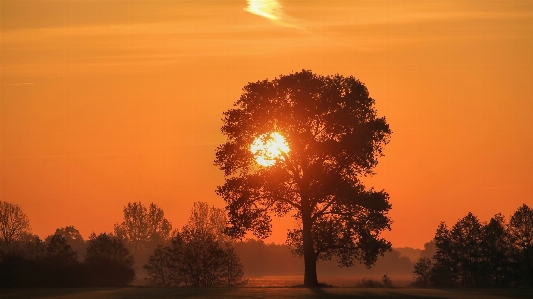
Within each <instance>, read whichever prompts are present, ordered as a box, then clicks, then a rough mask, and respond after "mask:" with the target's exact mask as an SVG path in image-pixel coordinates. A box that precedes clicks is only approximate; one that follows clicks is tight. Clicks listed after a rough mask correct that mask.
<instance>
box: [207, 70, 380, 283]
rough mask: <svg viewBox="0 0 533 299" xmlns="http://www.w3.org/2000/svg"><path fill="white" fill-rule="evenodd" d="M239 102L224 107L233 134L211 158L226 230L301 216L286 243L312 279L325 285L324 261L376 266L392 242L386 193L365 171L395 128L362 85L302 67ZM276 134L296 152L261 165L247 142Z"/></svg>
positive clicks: (265, 228)
mask: <svg viewBox="0 0 533 299" xmlns="http://www.w3.org/2000/svg"><path fill="white" fill-rule="evenodd" d="M235 106H236V108H234V109H231V110H228V111H226V112H225V113H224V119H223V122H224V124H223V126H222V129H221V130H222V133H223V134H224V135H225V136H226V137H227V141H226V142H225V143H223V144H222V145H220V146H219V147H218V148H217V150H216V160H215V165H217V166H219V168H220V169H221V170H223V171H224V175H225V179H226V180H225V184H224V185H222V186H219V187H218V188H217V194H218V195H220V196H221V197H222V198H223V199H224V200H225V201H226V203H227V207H226V209H227V210H228V213H229V222H230V225H231V226H230V227H229V228H228V229H227V232H228V234H230V235H231V236H233V237H238V238H242V237H243V236H244V235H245V233H246V231H252V232H253V233H254V234H255V235H256V236H257V237H260V238H265V237H267V236H268V235H269V234H270V232H271V223H270V222H271V215H275V216H279V217H281V216H285V215H287V214H290V215H292V216H293V217H296V218H297V219H299V220H300V221H301V228H299V229H296V230H294V231H292V232H291V233H290V234H289V236H288V242H289V244H291V245H292V246H293V247H294V249H295V252H296V253H298V254H300V255H302V256H303V258H304V265H305V273H304V285H306V286H308V287H316V286H318V285H319V284H318V280H317V275H316V262H317V260H319V259H325V260H329V259H331V258H332V257H337V258H338V260H339V262H340V264H341V265H343V266H350V265H352V264H353V263H354V262H356V261H359V262H363V263H365V264H366V265H367V266H370V265H372V264H373V263H374V262H375V261H376V259H377V256H378V255H379V254H383V253H384V252H385V251H387V250H390V247H391V244H390V242H388V241H386V240H384V239H383V238H380V232H381V231H383V230H385V229H390V223H391V220H390V219H389V218H388V217H387V212H388V211H389V210H390V208H391V205H390V203H389V201H388V200H389V196H388V194H387V193H386V192H384V191H375V190H373V189H370V190H367V189H365V187H364V185H363V184H362V182H361V181H360V179H359V178H360V177H361V176H364V175H372V174H373V171H372V170H373V168H374V167H375V166H376V165H377V163H378V160H377V159H378V157H380V156H382V149H383V147H384V145H385V144H387V143H388V141H389V137H390V134H391V131H390V129H389V126H388V124H387V122H386V120H385V118H384V117H377V114H376V110H375V108H374V100H373V99H372V98H370V97H369V93H368V90H367V88H366V87H365V85H364V84H363V83H361V82H360V81H358V80H356V79H355V78H353V77H351V76H350V77H343V76H340V75H335V76H327V77H324V76H319V75H316V74H313V73H312V72H311V71H306V70H303V71H301V72H297V73H293V74H290V75H286V76H283V75H282V76H280V77H279V78H276V79H274V80H272V81H268V80H264V81H258V82H256V83H249V84H248V85H246V86H245V87H244V88H243V94H242V95H241V97H240V99H239V100H238V101H237V102H236V103H235ZM273 132H275V133H277V134H280V135H281V136H283V137H284V138H285V140H286V141H287V142H288V145H289V148H290V151H289V152H283V151H282V152H281V155H280V156H279V157H274V158H272V159H271V160H272V161H273V162H274V163H271V166H268V167H261V166H260V165H258V164H257V163H256V162H255V159H254V158H255V157H254V154H252V152H251V151H250V146H251V145H252V143H253V142H254V140H255V139H256V138H258V137H259V138H263V139H264V138H265V137H264V136H268V134H270V136H272V134H273ZM261 136H263V137H261ZM263 141H264V140H263Z"/></svg>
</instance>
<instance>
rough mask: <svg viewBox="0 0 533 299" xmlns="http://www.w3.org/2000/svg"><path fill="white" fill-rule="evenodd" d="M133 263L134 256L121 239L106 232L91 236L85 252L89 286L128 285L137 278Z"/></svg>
mask: <svg viewBox="0 0 533 299" xmlns="http://www.w3.org/2000/svg"><path fill="white" fill-rule="evenodd" d="M133 264H134V259H133V256H131V255H130V254H129V251H128V249H127V248H126V247H125V246H124V244H123V243H122V241H120V239H118V238H116V237H114V236H112V235H108V234H106V233H102V234H100V235H98V236H96V235H95V234H94V233H93V234H92V235H91V236H90V238H89V241H88V243H87V253H86V254H85V266H86V271H87V285H88V286H92V287H120V286H126V285H128V284H130V283H131V282H132V281H133V280H134V279H135V269H134V268H133Z"/></svg>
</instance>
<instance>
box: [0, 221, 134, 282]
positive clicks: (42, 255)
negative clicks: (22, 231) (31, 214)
mask: <svg viewBox="0 0 533 299" xmlns="http://www.w3.org/2000/svg"><path fill="white" fill-rule="evenodd" d="M69 229H70V230H71V231H73V230H75V229H74V228H73V227H70V228H69ZM75 231H76V232H77V230H75ZM77 233H78V234H79V232H77ZM47 239H48V241H47V242H43V241H41V240H40V239H39V238H38V237H36V236H33V235H26V236H25V239H21V240H16V241H14V242H10V243H9V244H2V252H1V256H0V287H96V286H98V287H107V286H124V285H127V284H128V283H130V282H131V281H132V280H133V279H134V278H135V270H134V269H133V264H134V260H133V256H131V255H130V254H129V251H128V250H127V249H126V247H124V244H123V243H122V242H121V241H120V240H119V239H118V238H116V237H113V236H111V235H108V234H105V233H102V234H100V235H98V236H97V235H95V234H92V235H91V237H90V238H89V240H88V242H87V246H86V252H85V255H84V259H83V261H80V260H79V259H78V256H77V252H75V251H73V250H72V247H71V246H70V245H69V244H68V243H67V240H66V239H65V237H64V236H62V235H61V234H54V235H53V236H50V238H47Z"/></svg>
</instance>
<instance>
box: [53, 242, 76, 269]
mask: <svg viewBox="0 0 533 299" xmlns="http://www.w3.org/2000/svg"><path fill="white" fill-rule="evenodd" d="M47 243H48V245H47V246H46V259H47V260H48V261H49V262H50V263H52V264H54V265H71V264H74V263H75V262H76V261H77V259H78V257H77V255H76V252H75V251H73V250H72V247H71V246H70V245H69V244H68V243H67V240H66V239H65V237H63V236H62V235H53V236H51V237H50V238H49V239H48V240H47Z"/></svg>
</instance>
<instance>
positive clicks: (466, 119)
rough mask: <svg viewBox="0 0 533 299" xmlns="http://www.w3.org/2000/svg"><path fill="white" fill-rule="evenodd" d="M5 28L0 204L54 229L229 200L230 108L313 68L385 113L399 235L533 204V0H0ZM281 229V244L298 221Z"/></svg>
mask: <svg viewBox="0 0 533 299" xmlns="http://www.w3.org/2000/svg"><path fill="white" fill-rule="evenodd" d="M253 5H255V6H253ZM261 5H263V6H262V7H263V8H260V9H259V11H258V10H257V8H254V7H258V6H261ZM252 6H253V7H252ZM0 30H1V35H0V71H1V73H0V84H1V85H0V200H1V201H7V202H11V203H15V204H19V205H20V206H21V207H22V209H23V210H24V211H25V212H26V214H27V215H28V216H29V218H30V225H31V227H32V229H33V232H34V233H36V234H38V235H40V236H41V237H43V238H44V237H45V236H46V235H49V234H52V233H53V232H54V231H55V229H56V228H58V227H63V226H67V225H74V226H75V227H76V228H78V229H79V230H80V231H81V233H82V234H83V235H84V236H85V237H86V236H88V235H89V234H90V233H91V232H93V231H94V232H103V231H108V232H109V231H112V229H113V224H114V223H116V222H119V221H120V220H121V218H122V208H123V206H124V205H126V204H127V203H128V202H133V201H141V202H143V203H145V204H149V203H150V202H155V203H156V204H158V205H159V206H160V207H162V208H163V209H164V211H165V214H166V216H167V218H168V219H169V220H170V221H171V222H172V223H173V225H174V227H181V226H182V225H183V224H184V223H185V222H186V219H187V217H188V214H189V211H190V209H191V208H192V203H193V202H194V201H207V202H209V203H210V204H213V205H215V206H218V207H223V206H224V202H223V201H222V199H221V198H218V197H217V196H216V195H215V193H214V190H215V187H216V186H217V185H218V184H221V183H222V182H223V174H222V172H221V171H219V170H218V169H217V168H216V167H215V166H213V160H214V158H215V157H214V152H215V148H216V146H217V145H218V144H220V143H221V142H223V140H224V139H223V136H222V135H221V133H220V126H221V125H222V122H221V117H222V112H224V111H226V110H227V109H230V108H231V107H232V104H233V103H234V102H235V101H236V100H237V99H238V97H239V96H240V94H241V89H242V87H243V86H244V85H246V84H247V83H248V82H251V81H257V80H262V79H266V78H269V79H273V78H274V77H276V76H279V75H280V74H289V73H291V72H293V71H299V70H301V69H310V70H312V71H314V72H316V73H318V74H321V75H329V74H335V73H339V74H342V75H353V76H354V77H356V78H358V79H360V80H361V81H362V82H364V83H365V84H366V85H367V87H368V89H369V91H370V94H371V96H372V97H373V98H374V99H375V100H376V106H377V110H378V114H379V115H382V116H386V117H387V120H388V122H389V124H390V126H391V129H392V131H393V135H392V139H391V143H390V144H389V145H388V146H387V147H386V148H385V155H386V156H385V157H383V158H381V160H380V164H379V166H378V167H377V168H376V172H377V174H376V175H375V176H374V177H372V178H370V179H367V180H366V182H367V184H368V186H369V187H371V186H374V187H376V188H378V189H382V188H383V189H385V190H386V191H387V192H389V194H390V196H391V202H392V205H393V208H392V211H391V213H390V216H391V217H392V219H393V220H394V224H393V226H392V231H391V232H388V233H386V234H385V236H386V237H387V239H389V240H390V241H391V242H392V243H393V246H396V247H403V246H411V247H418V248H421V247H422V246H423V244H424V243H425V242H426V241H429V240H430V239H431V238H432V237H433V235H434V232H435V229H436V227H437V225H438V223H439V222H440V221H446V222H447V223H448V224H453V223H455V221H457V220H458V219H459V218H461V217H463V216H465V215H466V214H467V213H468V212H470V211H471V212H473V213H474V214H475V215H477V216H478V217H480V218H481V220H483V221H487V220H488V219H489V218H490V217H491V216H492V215H494V214H495V213H498V212H502V213H503V214H504V215H506V216H507V217H509V215H510V214H511V213H512V212H513V211H514V210H516V209H517V208H518V207H519V206H520V205H521V204H522V203H526V204H528V205H530V206H531V205H533V181H532V180H533V158H532V156H531V155H532V153H533V54H532V53H533V1H530V0H524V1H511V0H502V1H490V0H489V1H478V0H456V1H438V0H435V1H429V0H414V1H379V0H371V1H370V0H368V1H358V0H354V1H340V0H328V1H317V0H309V1H290V0H285V1H272V0H271V1H245V0H239V1H236V0H224V1H220V0H173V1H159V0H146V1H120V0H116V1H112V0H71V1H66V0H63V1H62V0H56V1H47V0H35V1H26V0H0ZM273 224H274V234H273V236H272V237H271V238H269V239H268V240H269V241H274V242H278V243H281V242H283V241H284V237H285V232H286V228H287V227H289V226H291V225H292V224H293V220H292V219H286V220H283V221H277V220H276V221H274V223H273Z"/></svg>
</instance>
